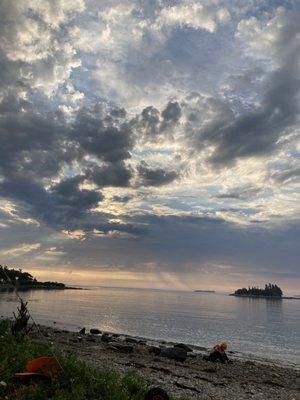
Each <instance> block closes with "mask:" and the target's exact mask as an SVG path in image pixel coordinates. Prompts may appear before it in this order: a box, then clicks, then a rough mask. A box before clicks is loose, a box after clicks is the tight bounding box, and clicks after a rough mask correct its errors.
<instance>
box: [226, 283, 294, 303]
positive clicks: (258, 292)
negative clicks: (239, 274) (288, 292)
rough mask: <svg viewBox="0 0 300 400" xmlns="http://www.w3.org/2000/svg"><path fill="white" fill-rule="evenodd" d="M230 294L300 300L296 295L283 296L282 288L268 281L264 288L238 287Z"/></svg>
mask: <svg viewBox="0 0 300 400" xmlns="http://www.w3.org/2000/svg"><path fill="white" fill-rule="evenodd" d="M229 296H236V297H250V298H263V299H270V300H283V299H285V300H300V297H296V296H283V292H282V290H281V288H280V287H279V286H277V285H276V284H274V283H266V284H265V288H264V289H260V288H259V287H256V286H252V287H250V286H249V287H248V289H247V288H242V289H237V290H236V291H235V292H234V293H231V294H229Z"/></svg>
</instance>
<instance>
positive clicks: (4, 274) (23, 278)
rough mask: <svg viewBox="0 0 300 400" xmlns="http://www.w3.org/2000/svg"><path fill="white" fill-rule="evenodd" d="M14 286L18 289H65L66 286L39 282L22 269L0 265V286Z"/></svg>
mask: <svg viewBox="0 0 300 400" xmlns="http://www.w3.org/2000/svg"><path fill="white" fill-rule="evenodd" d="M11 284H12V285H14V286H17V287H20V286H21V287H26V286H28V287H43V288H44V287H45V288H50V289H51V288H59V289H64V288H65V285H64V284H63V283H59V282H38V281H37V280H36V279H35V278H34V277H33V276H32V275H31V274H30V273H29V272H23V271H22V269H14V268H8V267H6V266H5V267H3V266H2V265H0V286H1V285H11Z"/></svg>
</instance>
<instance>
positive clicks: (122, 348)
mask: <svg viewBox="0 0 300 400" xmlns="http://www.w3.org/2000/svg"><path fill="white" fill-rule="evenodd" d="M109 349H111V350H116V351H119V352H121V353H133V350H134V349H133V346H130V345H126V344H121V343H114V344H113V345H111V346H109Z"/></svg>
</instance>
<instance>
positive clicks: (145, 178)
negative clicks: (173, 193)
mask: <svg viewBox="0 0 300 400" xmlns="http://www.w3.org/2000/svg"><path fill="white" fill-rule="evenodd" d="M137 171H138V178H139V180H140V185H141V186H162V185H167V184H169V183H171V182H173V181H174V180H175V179H177V178H179V173H178V172H176V171H167V170H165V169H163V168H151V167H149V166H148V164H147V163H146V162H145V161H142V162H141V163H140V164H139V165H138V167H137Z"/></svg>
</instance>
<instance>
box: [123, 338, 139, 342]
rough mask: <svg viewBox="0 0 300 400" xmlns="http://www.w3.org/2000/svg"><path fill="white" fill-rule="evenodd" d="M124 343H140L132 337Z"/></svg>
mask: <svg viewBox="0 0 300 400" xmlns="http://www.w3.org/2000/svg"><path fill="white" fill-rule="evenodd" d="M124 342H127V343H139V341H138V340H136V339H134V338H132V337H126V338H125V340H124Z"/></svg>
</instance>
